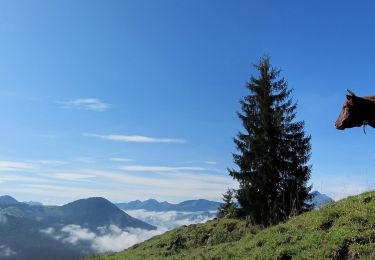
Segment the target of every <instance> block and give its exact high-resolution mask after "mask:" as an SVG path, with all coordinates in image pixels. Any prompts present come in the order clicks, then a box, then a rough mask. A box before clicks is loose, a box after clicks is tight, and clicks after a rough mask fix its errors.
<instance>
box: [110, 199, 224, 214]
mask: <svg viewBox="0 0 375 260" xmlns="http://www.w3.org/2000/svg"><path fill="white" fill-rule="evenodd" d="M116 206H117V207H119V208H120V209H122V210H137V209H144V210H147V211H157V212H160V211H172V210H173V211H179V212H197V211H206V212H207V211H216V210H217V209H218V207H219V206H220V202H217V201H210V200H205V199H198V200H187V201H183V202H181V203H178V204H172V203H169V202H167V201H164V202H159V201H157V200H155V199H148V200H145V201H140V200H135V201H131V202H128V203H117V204H116Z"/></svg>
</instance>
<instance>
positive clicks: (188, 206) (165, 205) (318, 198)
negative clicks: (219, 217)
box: [115, 191, 334, 212]
mask: <svg viewBox="0 0 375 260" xmlns="http://www.w3.org/2000/svg"><path fill="white" fill-rule="evenodd" d="M311 195H312V200H311V203H312V204H314V206H315V208H320V207H321V206H323V205H324V204H327V203H330V202H333V201H334V200H333V199H332V198H330V197H328V196H327V195H325V194H322V193H320V192H318V191H313V192H311ZM220 204H221V202H217V201H211V200H205V199H198V200H187V201H183V202H180V203H178V204H172V203H169V202H167V201H163V202H160V201H157V200H155V199H148V200H145V201H140V200H134V201H130V202H124V203H116V204H115V205H116V206H117V207H119V208H120V209H122V210H139V209H143V210H147V211H156V212H161V211H179V212H197V211H205V212H208V211H216V210H217V209H218V208H219V206H220Z"/></svg>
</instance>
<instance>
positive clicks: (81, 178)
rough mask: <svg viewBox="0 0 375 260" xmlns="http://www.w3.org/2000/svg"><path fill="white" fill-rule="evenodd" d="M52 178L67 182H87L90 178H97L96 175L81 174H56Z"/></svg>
mask: <svg viewBox="0 0 375 260" xmlns="http://www.w3.org/2000/svg"><path fill="white" fill-rule="evenodd" d="M51 177H53V178H56V179H61V180H67V181H87V180H88V179H90V178H93V177H95V176H94V175H88V174H79V173H68V172H67V173H64V172H62V173H55V174H54V175H52V176H51Z"/></svg>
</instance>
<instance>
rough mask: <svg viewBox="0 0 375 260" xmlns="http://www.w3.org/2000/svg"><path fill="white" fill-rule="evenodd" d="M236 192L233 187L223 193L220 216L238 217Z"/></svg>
mask: <svg viewBox="0 0 375 260" xmlns="http://www.w3.org/2000/svg"><path fill="white" fill-rule="evenodd" d="M234 194H235V191H234V190H233V189H228V190H227V192H225V193H224V194H223V201H224V203H222V204H221V205H220V207H219V211H218V215H217V216H218V218H236V217H237V207H236V204H235V203H234V201H233V200H234Z"/></svg>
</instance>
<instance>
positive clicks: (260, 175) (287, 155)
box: [229, 57, 311, 225]
mask: <svg viewBox="0 0 375 260" xmlns="http://www.w3.org/2000/svg"><path fill="white" fill-rule="evenodd" d="M255 68H256V69H257V71H258V73H259V75H257V76H252V77H251V78H250V82H248V83H247V85H246V87H247V88H248V90H249V91H250V94H249V95H247V96H245V97H244V98H243V99H242V100H241V101H240V103H241V106H242V112H241V113H238V116H239V118H240V119H241V120H242V123H243V127H244V130H245V131H244V132H239V133H238V135H237V137H236V138H234V142H235V144H236V146H237V150H238V153H237V154H233V159H234V162H235V164H236V165H237V166H238V168H239V169H238V170H236V169H231V170H229V174H230V175H231V176H232V177H233V178H234V179H236V180H237V181H238V182H239V190H238V191H237V194H236V197H237V200H238V203H239V205H240V214H241V215H242V216H246V217H250V219H251V220H252V221H253V222H255V223H257V224H262V225H272V224H276V223H278V222H280V221H283V220H285V219H287V218H288V217H289V216H290V215H293V214H299V213H301V212H304V211H307V210H309V209H310V208H311V206H309V205H308V204H307V203H306V200H308V199H310V195H309V192H310V190H311V187H309V186H308V185H307V182H308V180H309V178H310V172H311V167H310V166H309V165H307V163H308V161H309V157H310V150H311V146H310V139H311V137H310V136H306V134H305V131H304V122H303V121H296V120H295V117H296V108H297V105H296V103H294V101H293V100H292V97H291V94H292V90H291V89H288V84H287V82H286V80H285V79H284V78H282V77H280V70H278V69H276V68H274V67H272V66H271V65H270V60H269V57H263V58H262V59H261V60H260V62H259V64H257V65H255Z"/></svg>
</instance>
